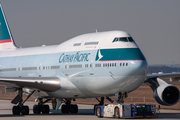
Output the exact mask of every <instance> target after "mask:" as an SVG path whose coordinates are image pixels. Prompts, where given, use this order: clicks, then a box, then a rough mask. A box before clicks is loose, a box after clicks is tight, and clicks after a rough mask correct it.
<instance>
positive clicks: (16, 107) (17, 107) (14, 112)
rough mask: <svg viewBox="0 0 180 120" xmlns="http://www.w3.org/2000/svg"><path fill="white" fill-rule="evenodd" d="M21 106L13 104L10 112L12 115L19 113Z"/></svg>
mask: <svg viewBox="0 0 180 120" xmlns="http://www.w3.org/2000/svg"><path fill="white" fill-rule="evenodd" d="M20 112H21V108H20V107H19V106H13V109H12V113H13V115H20Z"/></svg>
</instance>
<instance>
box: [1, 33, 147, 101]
mask: <svg viewBox="0 0 180 120" xmlns="http://www.w3.org/2000/svg"><path fill="white" fill-rule="evenodd" d="M116 37H117V38H128V37H129V38H130V37H131V36H130V35H129V34H128V33H126V32H123V31H109V32H100V33H91V34H84V35H81V36H77V37H75V38H72V39H70V40H68V41H66V42H64V43H62V44H60V45H54V46H42V47H33V48H18V49H16V50H11V51H1V52H0V76H1V77H58V78H59V80H60V86H61V89H59V90H58V91H56V92H43V91H41V92H40V93H39V94H34V95H35V96H36V97H37V96H41V97H51V98H52V97H54V98H83V97H101V96H110V95H114V94H115V93H118V92H131V91H133V90H135V89H137V88H138V87H139V86H140V85H141V84H142V83H143V82H144V80H145V77H146V75H147V61H146V59H145V57H144V56H143V54H142V53H141V51H140V50H139V48H138V46H137V45H136V43H135V42H134V41H133V42H132V41H131V42H129V41H128V42H127V41H126V42H123V41H114V42H113V40H114V39H115V38H116Z"/></svg>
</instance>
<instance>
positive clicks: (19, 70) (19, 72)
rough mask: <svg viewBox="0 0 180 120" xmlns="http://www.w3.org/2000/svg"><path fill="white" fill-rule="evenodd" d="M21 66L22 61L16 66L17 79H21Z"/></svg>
mask: <svg viewBox="0 0 180 120" xmlns="http://www.w3.org/2000/svg"><path fill="white" fill-rule="evenodd" d="M21 65H22V61H20V62H19V65H18V66H17V67H18V75H19V77H21V71H22V67H21Z"/></svg>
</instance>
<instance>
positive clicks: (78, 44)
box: [73, 43, 81, 46]
mask: <svg viewBox="0 0 180 120" xmlns="http://www.w3.org/2000/svg"><path fill="white" fill-rule="evenodd" d="M80 45H81V43H74V45H73V46H80Z"/></svg>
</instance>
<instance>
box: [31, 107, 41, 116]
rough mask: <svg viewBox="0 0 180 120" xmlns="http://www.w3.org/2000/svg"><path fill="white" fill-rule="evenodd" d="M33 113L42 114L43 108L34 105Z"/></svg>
mask: <svg viewBox="0 0 180 120" xmlns="http://www.w3.org/2000/svg"><path fill="white" fill-rule="evenodd" d="M33 113H34V114H40V113H41V109H40V106H39V105H34V106H33Z"/></svg>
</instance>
